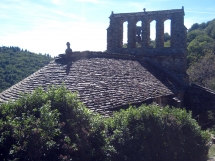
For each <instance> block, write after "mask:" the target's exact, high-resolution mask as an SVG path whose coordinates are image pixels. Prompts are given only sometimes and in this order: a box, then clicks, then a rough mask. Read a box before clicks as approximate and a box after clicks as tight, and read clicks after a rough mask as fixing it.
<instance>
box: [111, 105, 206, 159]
mask: <svg viewBox="0 0 215 161" xmlns="http://www.w3.org/2000/svg"><path fill="white" fill-rule="evenodd" d="M108 124H109V126H108V131H109V135H110V137H109V142H110V144H111V145H112V146H113V147H114V148H115V151H113V152H112V154H111V160H113V161H114V160H141V161H149V160H152V161H155V160H156V161H164V160H174V161H183V160H189V161H196V160H198V161H205V160H206V159H207V153H208V146H207V145H206V144H207V142H208V140H209V134H208V133H207V132H205V131H201V129H200V127H199V126H198V124H197V122H196V121H195V120H194V119H192V117H191V113H187V112H186V110H182V109H176V108H173V109H171V108H169V107H165V108H162V109H161V108H159V107H157V106H155V105H150V106H145V105H142V106H141V107H139V108H138V109H137V108H134V107H130V108H129V109H128V110H121V111H120V112H117V113H115V114H114V116H113V118H109V121H108Z"/></svg>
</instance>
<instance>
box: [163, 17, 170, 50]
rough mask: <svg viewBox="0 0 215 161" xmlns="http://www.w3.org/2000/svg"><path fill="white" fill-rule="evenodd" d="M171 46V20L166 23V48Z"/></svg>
mask: <svg viewBox="0 0 215 161" xmlns="http://www.w3.org/2000/svg"><path fill="white" fill-rule="evenodd" d="M170 46H171V20H166V21H164V47H170Z"/></svg>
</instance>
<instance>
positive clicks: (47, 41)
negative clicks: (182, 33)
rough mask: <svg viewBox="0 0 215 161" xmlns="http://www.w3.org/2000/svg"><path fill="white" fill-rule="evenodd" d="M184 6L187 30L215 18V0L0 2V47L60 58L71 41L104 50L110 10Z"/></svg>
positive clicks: (75, 47)
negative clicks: (195, 24)
mask: <svg viewBox="0 0 215 161" xmlns="http://www.w3.org/2000/svg"><path fill="white" fill-rule="evenodd" d="M182 6H184V10H185V17H184V18H185V26H186V27H187V28H190V27H191V25H192V24H193V23H202V22H207V21H209V20H212V19H214V18H215V0H204V1H203V0H195V1H194V0H132V1H131V0H130V1H128V0H0V46H19V47H21V48H23V49H28V50H30V51H32V52H35V53H43V54H44V53H49V54H51V55H52V56H57V55H58V54H60V53H64V51H65V49H66V42H67V41H69V42H70V43H71V48H72V49H73V51H84V50H91V51H104V50H105V49H106V29H107V28H108V25H109V18H108V17H109V16H110V14H111V11H114V13H127V12H141V11H143V8H146V11H156V10H168V9H181V7H182ZM166 30H167V31H168V27H166ZM152 35H153V34H152Z"/></svg>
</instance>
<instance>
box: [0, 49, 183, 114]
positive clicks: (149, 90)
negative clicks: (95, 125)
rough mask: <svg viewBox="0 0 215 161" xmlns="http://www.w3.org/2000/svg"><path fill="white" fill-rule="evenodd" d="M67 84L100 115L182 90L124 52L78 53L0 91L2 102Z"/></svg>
mask: <svg viewBox="0 0 215 161" xmlns="http://www.w3.org/2000/svg"><path fill="white" fill-rule="evenodd" d="M62 82H64V83H65V85H66V87H67V88H68V89H69V90H70V91H72V92H75V91H78V93H79V98H80V100H81V101H83V102H84V104H85V105H86V106H87V107H88V108H90V109H92V110H94V111H97V112H99V113H101V114H108V113H109V112H110V111H112V110H114V109H115V108H118V107H121V106H123V105H127V104H129V103H138V102H144V101H145V100H147V99H150V98H155V97H160V96H167V95H172V94H175V93H178V92H179V91H181V90H182V87H181V85H180V84H178V83H177V82H176V81H174V80H173V79H171V78H170V77H168V76H167V75H166V74H165V73H162V72H161V71H160V70H158V69H157V68H156V67H155V66H153V64H150V63H148V62H147V61H146V60H144V59H143V58H137V57H135V56H132V57H129V56H125V55H122V54H118V55H117V54H115V55H114V54H108V53H95V52H94V53H93V52H88V53H75V54H74V55H73V56H71V57H70V58H67V59H64V58H59V59H56V60H55V61H52V62H51V63H50V64H48V65H47V66H45V67H43V68H42V69H40V70H38V71H37V72H35V73H34V74H32V75H30V76H29V77H27V78H25V79H24V80H23V81H21V82H19V83H17V84H16V85H14V86H12V87H11V88H9V89H7V90H5V91H4V92H2V93H0V102H5V101H8V100H9V99H17V98H18V97H19V94H20V93H21V92H30V91H32V90H34V89H35V88H37V87H39V86H42V87H44V88H46V87H47V86H48V85H60V84H62Z"/></svg>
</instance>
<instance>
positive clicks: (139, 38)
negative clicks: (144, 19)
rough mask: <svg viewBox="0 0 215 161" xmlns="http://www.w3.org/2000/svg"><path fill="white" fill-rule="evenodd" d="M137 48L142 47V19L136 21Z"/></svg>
mask: <svg viewBox="0 0 215 161" xmlns="http://www.w3.org/2000/svg"><path fill="white" fill-rule="evenodd" d="M135 34H136V35H135V36H136V48H140V47H141V42H142V23H141V21H138V22H137V23H136V33H135Z"/></svg>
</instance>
